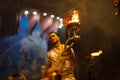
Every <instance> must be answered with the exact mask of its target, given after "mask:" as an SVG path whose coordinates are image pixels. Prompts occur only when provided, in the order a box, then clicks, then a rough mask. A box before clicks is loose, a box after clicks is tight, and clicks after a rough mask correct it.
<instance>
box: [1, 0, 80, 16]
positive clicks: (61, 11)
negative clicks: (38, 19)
mask: <svg viewBox="0 0 120 80" xmlns="http://www.w3.org/2000/svg"><path fill="white" fill-rule="evenodd" d="M81 1H82V0H81ZM79 3H80V0H35V1H34V0H0V5H1V7H12V8H17V7H19V8H37V9H39V10H40V11H41V12H48V13H52V14H54V15H57V16H61V17H63V16H65V15H66V14H67V13H68V12H69V11H70V10H72V9H75V8H77V7H78V5H79Z"/></svg>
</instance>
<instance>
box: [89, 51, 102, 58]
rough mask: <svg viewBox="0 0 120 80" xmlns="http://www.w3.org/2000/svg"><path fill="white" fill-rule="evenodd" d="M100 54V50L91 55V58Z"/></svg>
mask: <svg viewBox="0 0 120 80" xmlns="http://www.w3.org/2000/svg"><path fill="white" fill-rule="evenodd" d="M100 54H102V50H99V51H98V52H93V53H91V56H92V57H95V56H99V55H100Z"/></svg>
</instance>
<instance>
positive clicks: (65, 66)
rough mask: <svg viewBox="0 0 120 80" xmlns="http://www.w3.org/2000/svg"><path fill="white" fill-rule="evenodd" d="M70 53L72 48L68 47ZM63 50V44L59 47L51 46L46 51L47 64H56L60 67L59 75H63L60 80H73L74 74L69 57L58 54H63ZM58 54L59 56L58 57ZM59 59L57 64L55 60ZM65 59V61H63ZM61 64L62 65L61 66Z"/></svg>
mask: <svg viewBox="0 0 120 80" xmlns="http://www.w3.org/2000/svg"><path fill="white" fill-rule="evenodd" d="M70 51H71V52H72V53H74V51H73V50H72V48H71V49H70ZM63 52H64V45H63V44H62V45H61V48H60V49H57V48H52V49H51V50H50V51H49V52H48V53H47V60H46V61H47V66H48V67H52V66H57V67H59V68H62V70H61V75H62V77H63V79H62V80H75V78H74V75H73V66H72V65H73V64H72V63H71V59H70V58H69V57H68V55H67V56H64V55H62V56H60V54H63ZM59 56H60V57H59ZM58 60H60V61H59V65H58V63H57V61H58ZM64 60H65V62H64ZM61 65H62V66H61Z"/></svg>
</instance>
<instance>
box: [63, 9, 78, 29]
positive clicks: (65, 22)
mask: <svg viewBox="0 0 120 80" xmlns="http://www.w3.org/2000/svg"><path fill="white" fill-rule="evenodd" d="M70 14H71V15H69V16H68V17H66V18H64V19H63V25H64V26H65V27H66V26H67V25H68V24H69V23H74V22H76V23H80V16H79V11H78V10H73V11H72V13H70Z"/></svg>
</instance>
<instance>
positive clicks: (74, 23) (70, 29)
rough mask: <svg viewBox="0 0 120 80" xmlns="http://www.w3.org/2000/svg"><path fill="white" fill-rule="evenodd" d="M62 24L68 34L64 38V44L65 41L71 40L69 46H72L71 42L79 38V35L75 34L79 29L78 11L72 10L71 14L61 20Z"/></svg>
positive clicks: (73, 42)
mask: <svg viewBox="0 0 120 80" xmlns="http://www.w3.org/2000/svg"><path fill="white" fill-rule="evenodd" d="M64 23H65V24H64ZM63 24H64V26H65V28H66V30H67V34H68V39H67V40H66V42H65V44H66V45H67V43H68V42H70V41H71V42H72V44H71V45H70V46H71V47H72V46H73V44H75V42H77V41H79V40H80V36H79V35H77V32H78V31H79V30H80V28H79V27H80V17H79V11H78V10H74V11H73V12H72V15H71V16H69V17H67V18H65V19H64V20H63Z"/></svg>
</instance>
